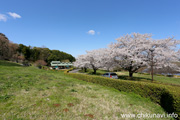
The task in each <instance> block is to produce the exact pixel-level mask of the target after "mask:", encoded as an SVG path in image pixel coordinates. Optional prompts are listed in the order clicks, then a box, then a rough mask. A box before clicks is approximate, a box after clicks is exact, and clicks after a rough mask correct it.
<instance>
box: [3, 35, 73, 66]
mask: <svg viewBox="0 0 180 120" xmlns="http://www.w3.org/2000/svg"><path fill="white" fill-rule="evenodd" d="M0 46H1V47H0V60H11V61H16V62H23V61H31V62H35V61H37V60H43V61H45V62H46V63H47V64H49V63H50V62H51V61H70V62H73V61H75V58H74V57H73V56H72V55H71V54H69V53H66V52H63V51H59V50H50V49H49V48H44V47H43V48H42V47H32V46H26V45H23V44H15V43H12V42H10V41H9V39H8V37H6V35H5V34H3V33H0Z"/></svg>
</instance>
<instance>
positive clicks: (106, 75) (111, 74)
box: [102, 72, 118, 79]
mask: <svg viewBox="0 0 180 120" xmlns="http://www.w3.org/2000/svg"><path fill="white" fill-rule="evenodd" d="M102 76H104V77H109V78H114V79H118V75H117V74H116V73H113V72H108V73H104V74H103V75H102Z"/></svg>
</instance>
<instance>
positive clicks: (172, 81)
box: [79, 69, 180, 86]
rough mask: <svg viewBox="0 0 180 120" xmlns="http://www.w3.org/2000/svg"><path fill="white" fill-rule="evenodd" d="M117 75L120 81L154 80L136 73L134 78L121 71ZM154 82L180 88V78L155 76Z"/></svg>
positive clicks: (102, 72)
mask: <svg viewBox="0 0 180 120" xmlns="http://www.w3.org/2000/svg"><path fill="white" fill-rule="evenodd" d="M79 72H81V73H84V71H83V70H80V71H79ZM106 72H107V71H105V70H97V74H96V75H102V74H104V73H106ZM86 73H87V74H92V73H93V70H92V69H88V70H87V72H86ZM115 73H117V75H118V76H119V79H121V80H132V81H144V82H151V80H152V76H151V75H149V74H140V73H134V74H133V78H130V77H129V72H127V71H120V72H115ZM154 82H156V83H161V84H168V85H176V86H180V76H177V77H166V76H163V75H154Z"/></svg>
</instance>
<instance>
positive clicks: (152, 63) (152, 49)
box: [149, 48, 154, 82]
mask: <svg viewBox="0 0 180 120" xmlns="http://www.w3.org/2000/svg"><path fill="white" fill-rule="evenodd" d="M149 51H150V52H151V75H152V81H151V82H153V65H154V62H153V57H154V55H153V52H154V48H151V49H149Z"/></svg>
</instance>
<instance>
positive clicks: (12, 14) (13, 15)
mask: <svg viewBox="0 0 180 120" xmlns="http://www.w3.org/2000/svg"><path fill="white" fill-rule="evenodd" d="M8 14H9V15H10V16H11V17H13V18H14V19H16V18H21V16H20V15H18V14H17V13H12V12H8Z"/></svg>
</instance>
